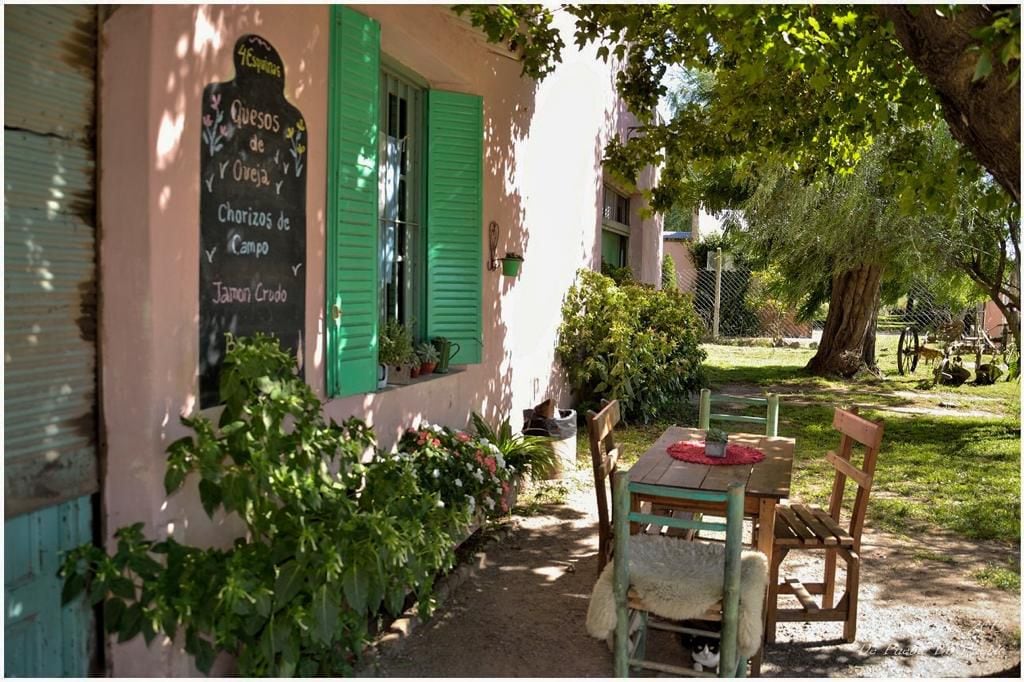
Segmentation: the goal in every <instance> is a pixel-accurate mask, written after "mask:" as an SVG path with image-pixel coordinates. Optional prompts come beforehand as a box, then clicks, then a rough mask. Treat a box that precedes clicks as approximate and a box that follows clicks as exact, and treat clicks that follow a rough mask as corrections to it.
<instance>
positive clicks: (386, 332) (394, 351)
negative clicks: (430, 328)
mask: <svg viewBox="0 0 1024 682" xmlns="http://www.w3.org/2000/svg"><path fill="white" fill-rule="evenodd" d="M414 357H415V352H414V351H413V342H412V332H410V331H409V330H408V329H407V328H406V327H405V325H404V324H402V323H401V322H397V321H395V320H388V321H387V322H385V323H384V324H383V325H382V326H381V330H380V346H379V348H378V350H377V361H378V362H380V364H381V365H383V366H384V370H383V373H382V374H383V377H381V374H378V379H379V380H378V382H377V387H378V388H383V387H384V386H386V385H388V384H396V385H401V384H407V383H409V381H410V380H411V379H410V376H409V365H410V364H412V362H413V360H412V358H414Z"/></svg>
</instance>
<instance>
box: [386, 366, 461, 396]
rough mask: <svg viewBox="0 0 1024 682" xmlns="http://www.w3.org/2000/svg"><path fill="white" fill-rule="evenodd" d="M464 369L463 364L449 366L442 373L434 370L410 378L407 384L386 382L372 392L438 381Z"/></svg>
mask: <svg viewBox="0 0 1024 682" xmlns="http://www.w3.org/2000/svg"><path fill="white" fill-rule="evenodd" d="M465 371H466V367H465V365H459V366H451V367H449V368H448V371H447V372H446V373H444V374H438V373H436V372H434V373H432V374H426V375H421V376H418V377H416V378H415V379H410V380H409V383H407V384H388V385H387V386H385V387H384V388H378V389H377V390H376V391H374V393H390V392H391V391H397V390H399V389H403V388H411V387H413V386H419V385H420V384H426V383H429V382H431V381H439V380H441V379H445V378H448V377H453V376H458V375H459V374H463V373H464V372H465Z"/></svg>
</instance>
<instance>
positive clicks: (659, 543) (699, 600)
mask: <svg viewBox="0 0 1024 682" xmlns="http://www.w3.org/2000/svg"><path fill="white" fill-rule="evenodd" d="M724 575H725V545H724V544H723V543H704V542H689V541H686V540H682V539H679V538H672V537H662V536H657V535H632V536H630V538H629V577H630V586H631V588H632V589H633V591H634V592H635V593H636V594H637V596H639V598H640V599H641V600H642V601H643V602H644V604H646V605H647V606H648V608H650V610H651V613H653V614H655V615H657V616H660V617H662V618H667V619H670V620H687V619H699V618H700V617H701V616H703V615H704V614H705V613H707V611H708V610H709V609H711V608H713V607H714V606H715V605H716V604H717V603H718V602H720V601H721V600H722V582H723V576H724ZM613 585H614V564H608V565H607V566H605V568H604V571H603V572H602V573H601V577H600V578H598V580H597V583H596V584H595V585H594V591H593V593H592V594H591V596H590V607H589V608H588V610H587V632H588V633H589V634H590V636H591V637H596V638H598V639H607V640H611V639H612V638H613V637H614V635H615V593H614V588H613ZM767 587H768V561H767V558H766V557H765V555H764V554H762V553H761V552H755V551H748V550H744V552H743V558H742V560H741V562H740V614H739V634H738V638H737V639H738V648H739V651H740V654H741V655H743V656H745V657H748V658H749V657H751V656H753V655H754V654H756V653H757V651H758V649H760V648H761V638H762V634H763V623H762V611H763V607H764V597H765V591H766V589H767Z"/></svg>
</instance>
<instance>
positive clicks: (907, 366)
mask: <svg viewBox="0 0 1024 682" xmlns="http://www.w3.org/2000/svg"><path fill="white" fill-rule="evenodd" d="M920 351H921V343H920V340H919V339H918V336H917V330H916V329H914V328H913V327H904V328H903V331H901V332H900V343H899V345H898V346H897V347H896V368H897V369H898V370H899V372H900V375H901V376H902V375H904V374H907V373H910V374H913V373H914V370H915V369H917V361H918V360H919V359H920V355H919V353H920Z"/></svg>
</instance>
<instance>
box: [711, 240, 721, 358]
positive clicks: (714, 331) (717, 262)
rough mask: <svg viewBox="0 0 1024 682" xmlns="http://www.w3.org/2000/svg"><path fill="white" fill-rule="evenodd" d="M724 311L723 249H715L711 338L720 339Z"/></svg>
mask: <svg viewBox="0 0 1024 682" xmlns="http://www.w3.org/2000/svg"><path fill="white" fill-rule="evenodd" d="M721 311H722V249H721V247H719V248H717V249H715V310H714V318H713V321H712V323H711V338H712V339H715V340H718V322H719V319H720V318H721Z"/></svg>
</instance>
